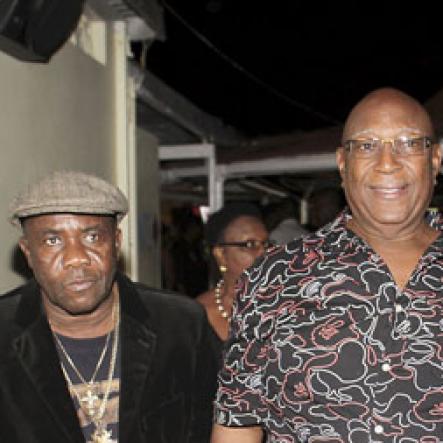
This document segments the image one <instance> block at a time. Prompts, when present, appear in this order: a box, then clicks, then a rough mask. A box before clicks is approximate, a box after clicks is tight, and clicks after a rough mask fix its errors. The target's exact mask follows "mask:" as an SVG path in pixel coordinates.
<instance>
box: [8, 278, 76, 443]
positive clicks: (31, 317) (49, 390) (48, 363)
mask: <svg viewBox="0 0 443 443" xmlns="http://www.w3.org/2000/svg"><path fill="white" fill-rule="evenodd" d="M32 287H33V289H34V290H33V291H30V290H25V293H24V295H23V299H22V301H21V302H20V305H19V308H18V313H17V323H18V324H19V325H20V326H21V327H22V333H21V334H20V335H18V336H17V337H16V338H15V340H14V342H13V347H14V350H15V352H16V355H17V357H18V360H19V361H20V363H21V365H22V367H23V369H24V372H25V373H26V375H27V377H29V379H30V380H31V382H32V384H33V385H34V387H35V389H36V392H37V393H38V397H39V400H40V401H41V404H42V405H44V407H45V408H47V409H48V411H49V413H50V415H51V416H52V418H53V420H54V423H55V424H56V426H58V427H59V428H60V430H61V431H62V432H64V434H65V436H66V440H65V441H66V442H75V443H77V442H78V443H80V442H84V437H83V434H82V431H81V429H80V426H79V423H78V418H77V414H76V411H75V408H74V405H73V402H72V399H71V397H70V395H69V391H68V389H67V387H66V384H65V380H64V377H63V374H62V372H61V369H60V365H59V360H58V356H57V351H56V349H55V346H54V343H53V338H52V335H51V332H50V328H49V325H48V323H47V321H46V318H45V316H44V315H43V314H42V312H41V305H40V294H39V292H38V289H35V288H36V286H35V285H32ZM26 288H27V289H29V286H27V287H26ZM31 292H33V293H31ZM35 407H36V408H38V407H39V405H38V403H36V405H35Z"/></svg>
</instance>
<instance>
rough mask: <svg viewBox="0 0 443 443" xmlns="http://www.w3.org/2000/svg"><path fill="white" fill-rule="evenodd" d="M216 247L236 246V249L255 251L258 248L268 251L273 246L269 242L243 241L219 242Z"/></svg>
mask: <svg viewBox="0 0 443 443" xmlns="http://www.w3.org/2000/svg"><path fill="white" fill-rule="evenodd" d="M217 246H237V247H238V248H245V249H252V250H257V249H260V248H263V249H268V248H270V247H271V246H274V243H273V242H272V241H270V240H245V241H230V242H220V243H217Z"/></svg>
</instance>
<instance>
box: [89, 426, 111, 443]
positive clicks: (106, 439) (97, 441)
mask: <svg viewBox="0 0 443 443" xmlns="http://www.w3.org/2000/svg"><path fill="white" fill-rule="evenodd" d="M111 437H112V432H111V431H107V430H106V429H105V428H103V427H102V426H99V427H98V428H97V430H96V431H95V432H94V434H92V443H112V442H113V440H112V438H111Z"/></svg>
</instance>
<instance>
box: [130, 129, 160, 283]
mask: <svg viewBox="0 0 443 443" xmlns="http://www.w3.org/2000/svg"><path fill="white" fill-rule="evenodd" d="M136 134H137V138H136V140H137V149H136V161H135V166H136V167H135V169H136V174H135V177H137V183H136V199H135V200H136V203H135V205H136V208H137V214H136V217H135V222H136V229H137V260H136V263H137V268H136V269H137V276H136V279H137V280H138V281H139V282H142V283H145V284H147V285H149V286H153V287H157V288H160V287H161V252H160V247H161V224H160V198H159V192H158V189H159V161H158V141H157V139H156V138H155V137H153V136H152V135H151V134H150V133H149V132H146V131H145V130H143V129H141V128H139V129H138V130H137V133H136Z"/></svg>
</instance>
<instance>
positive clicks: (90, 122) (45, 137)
mask: <svg viewBox="0 0 443 443" xmlns="http://www.w3.org/2000/svg"><path fill="white" fill-rule="evenodd" d="M113 29H114V28H113V25H112V24H110V25H108V30H107V31H108V32H107V34H108V37H107V41H108V45H107V63H106V65H102V64H100V63H98V62H96V61H95V60H93V59H92V58H90V57H89V56H87V55H85V54H84V53H83V52H82V51H81V50H79V49H77V48H76V47H74V46H73V45H71V43H67V44H66V45H65V46H64V47H63V48H62V49H61V50H60V51H59V52H58V53H57V54H56V55H55V56H54V57H53V58H52V60H51V61H50V63H49V64H47V65H43V64H30V63H25V62H21V61H18V60H15V59H13V58H11V57H9V56H8V55H6V54H4V53H1V52H0V97H1V104H2V112H1V117H0V152H1V164H0V189H1V192H0V244H1V246H2V247H1V250H0V291H1V292H3V291H5V290H7V289H10V288H12V287H14V286H16V285H17V284H18V283H21V282H22V281H23V280H22V278H21V277H20V276H19V275H18V274H17V273H16V272H14V270H13V268H12V265H11V257H12V255H11V254H12V251H13V249H14V246H15V244H16V241H17V238H18V236H19V232H18V231H17V230H16V229H15V228H13V227H12V226H10V225H9V224H8V222H7V220H6V219H7V208H8V205H9V202H10V200H11V199H12V197H13V196H14V195H15V194H16V193H17V191H18V190H20V189H22V188H23V186H24V185H25V184H27V183H29V182H31V181H34V180H35V179H36V178H38V177H41V176H42V175H44V174H45V173H46V172H48V171H51V170H54V169H60V168H69V169H79V170H83V171H86V172H92V173H96V174H97V175H100V176H102V177H104V178H107V179H109V180H110V181H113V182H117V183H118V175H119V172H118V169H119V168H125V167H126V165H122V164H119V165H116V161H115V157H116V152H117V151H118V149H120V150H121V149H124V147H120V148H119V147H118V146H117V143H116V141H115V139H116V136H115V127H116V126H117V125H116V119H117V118H118V117H117V115H118V113H117V112H116V109H115V108H116V106H115V103H116V102H117V101H116V99H115V97H116V91H118V85H117V87H116V76H115V71H116V66H118V63H120V62H119V61H118V60H116V59H115V57H114V55H115V42H114V40H113ZM120 52H121V51H120ZM123 62H124V60H123ZM124 87H126V86H125V85H124ZM125 93H126V92H125ZM123 117H124V116H123ZM119 185H121V184H120V183H119ZM120 187H122V186H120ZM122 190H123V191H124V192H127V189H124V186H123V187H122Z"/></svg>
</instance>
